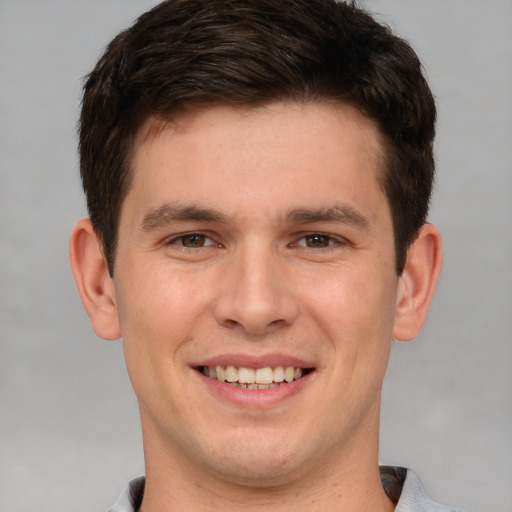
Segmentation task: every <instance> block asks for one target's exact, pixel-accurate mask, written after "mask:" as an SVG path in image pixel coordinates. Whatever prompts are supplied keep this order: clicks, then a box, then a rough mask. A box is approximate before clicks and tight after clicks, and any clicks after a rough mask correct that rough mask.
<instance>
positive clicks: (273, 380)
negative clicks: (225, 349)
mask: <svg viewBox="0 0 512 512" xmlns="http://www.w3.org/2000/svg"><path fill="white" fill-rule="evenodd" d="M202 372H203V374H204V375H206V376H207V377H210V378H212V379H217V380H219V381H221V382H228V383H229V384H232V385H234V386H237V387H241V388H245V389H269V388H274V387H277V386H278V385H279V384H280V383H282V382H293V381H294V380H297V379H300V378H301V377H302V376H303V375H304V371H303V370H302V368H294V367H293V366H276V367H275V368H270V367H269V366H267V367H265V368H256V369H253V368H245V367H240V368H237V367H236V366H233V365H228V366H205V367H202Z"/></svg>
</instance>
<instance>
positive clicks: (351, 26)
mask: <svg viewBox="0 0 512 512" xmlns="http://www.w3.org/2000/svg"><path fill="white" fill-rule="evenodd" d="M434 123H435V106H434V102H433V99H432V95H431V92H430V90H429V88H428V85H427V83H426V81H425V79H424V77H423V75H422V72H421V65H420V63H419V61H418V59H417V57H416V55H415V54H414V52H413V51H412V50H411V48H410V47H409V46H408V45H407V44H406V43H405V42H404V41H402V40H401V39H399V38H397V37H396V36H394V35H393V34H392V33H391V32H390V31H389V29H388V28H386V27H383V26H381V25H379V24H378V23H376V22H375V21H374V20H373V19H372V18H371V16H370V15H368V14H367V13H365V12H364V11H362V10H360V9H358V8H357V7H355V6H353V5H351V4H346V3H341V2H336V1H334V0H291V1H277V0H261V1H258V2H254V1H253V0H240V1H230V2H226V1H225V0H224V1H220V0H169V1H167V2H164V3H162V4H160V5H159V6H157V7H155V8H154V9H153V10H151V11H150V12H148V13H146V14H144V15H142V16H141V17H140V18H139V19H138V20H137V22H136V23H135V24H134V25H133V26H132V27H131V28H130V29H128V30H126V31H124V32H122V33H121V34H119V35H118V36H117V37H116V38H115V39H114V40H113V41H112V42H111V43H110V45H109V46H108V47H107V50H106V52H105V54H104V55H103V56H102V58H101V59H100V61H99V62H98V64H97V66H96V67H95V69H94V70H93V71H92V73H91V74H90V75H89V77H88V78H87V81H86V84H85V89H84V99H83V107H82V114H81V120H80V158H81V175H82V180H83V185H84V189H85V193H86V196H87V203H88V209H89V215H90V218H89V219H84V220H81V221H79V222H78V223H77V224H76V226H75V228H74V230H73V233H72V236H71V243H70V258H71V265H72V269H73V273H74V276H75V280H76V283H77V286H78V290H79V292H80V295H81V298H82V302H83V304H84V307H85V309H86V310H87V313H88V314H89V316H90V319H91V323H92V326H93V328H94V330H95V332H96V333H97V334H98V335H99V336H100V337H102V338H105V339H116V338H119V337H122V339H123V344H124V351H125V357H126V364H127V368H128V372H129V375H130V378H131V381H132V384H133V387H134V390H135V393H136V395H137V399H138V402H139V408H140V416H141V424H142V432H143V439H144V452H145V461H146V476H145V479H142V478H141V479H137V480H135V481H134V482H132V483H131V484H130V486H129V488H128V489H127V491H126V492H125V493H123V495H122V496H121V498H120V499H119V502H118V503H117V504H116V506H115V507H114V508H113V509H112V511H115V512H126V511H132V510H140V511H142V512H149V511H159V512H167V511H172V510H190V511H203V510H224V509H230V508H235V507H236V508H238V509H243V510H267V509H271V510H272V511H278V512H279V511H285V510H299V511H300V510H307V511H324V510H334V511H349V510H350V511H356V510H361V511H362V510H373V511H376V510H379V511H391V510H394V509H396V510H397V511H399V512H405V511H412V510H414V511H420V510H421V511H442V510H448V509H446V508H445V507H442V506H439V505H436V504H435V503H434V502H432V501H431V500H430V499H429V498H428V497H427V495H426V493H425V490H424V489H423V487H422V485H421V482H420V481H419V479H418V477H417V476H416V475H415V474H414V473H413V472H412V471H408V470H405V469H402V468H389V467H384V468H379V466H378V429H379V412H380V393H381V386H382V380H383V377H384V373H385V369H386V365H387V361H388V358H389V352H390V348H391V343H392V340H393V339H399V340H410V339H412V338H414V337H415V336H416V335H417V334H418V332H419V331H420V329H421V327H422V325H423V323H424V321H425V318H426V316H427V311H428V307H429V304H430V300H431V297H432V294H433V291H434V287H435V283H436V280H437V277H438V275H439V272H440V268H441V260H442V256H441V242H440V236H439V233H438V231H437V230H436V228H435V227H434V226H432V225H430V224H428V223H426V216H427V210H428V204H429V200H430V193H431V187H432V181H433V173H434V164H433V155H432V143H433V137H434Z"/></svg>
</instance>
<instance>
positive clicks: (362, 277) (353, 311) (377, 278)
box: [304, 267, 396, 366]
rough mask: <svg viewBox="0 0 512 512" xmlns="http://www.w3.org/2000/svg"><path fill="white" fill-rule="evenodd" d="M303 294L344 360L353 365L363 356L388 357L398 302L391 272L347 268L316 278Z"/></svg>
mask: <svg viewBox="0 0 512 512" xmlns="http://www.w3.org/2000/svg"><path fill="white" fill-rule="evenodd" d="M367 268H368V267H367ZM304 296H307V297H309V300H308V304H309V313H310V315H311V317H312V318H313V319H314V321H315V322H316V323H317V325H319V326H320V327H321V329H322V330H323V331H324V332H325V333H326V334H327V336H328V338H329V339H330V342H331V343H332V345H333V349H334V350H335V351H336V352H337V353H338V354H339V357H340V362H341V364H345V365H346V364H350V365H351V366H354V365H355V364H356V361H359V360H360V359H362V358H364V359H366V360H375V361H379V362H380V361H382V360H383V359H384V360H387V355H388V353H389V350H390V346H391V340H392V332H393V324H394V315H395V304H396V279H395V278H394V276H393V275H392V274H391V277H389V275H388V274H383V273H377V272H366V273H362V272H356V271H352V272H349V271H347V272H344V273H339V274H338V276H337V277H335V275H331V276H330V277H329V278H325V279H323V280H320V281H319V280H318V279H317V280H316V282H315V286H314V287H310V288H309V290H308V291H307V292H305V293H304Z"/></svg>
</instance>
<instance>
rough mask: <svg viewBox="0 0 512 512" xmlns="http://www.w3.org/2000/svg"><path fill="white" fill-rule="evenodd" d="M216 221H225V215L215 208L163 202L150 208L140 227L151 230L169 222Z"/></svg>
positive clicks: (143, 229)
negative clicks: (156, 206) (154, 207)
mask: <svg viewBox="0 0 512 512" xmlns="http://www.w3.org/2000/svg"><path fill="white" fill-rule="evenodd" d="M176 221H178V222H187V221H190V222H193V221H196V222H218V223H225V222H226V221H227V219H226V217H225V216H224V215H223V214H222V213H220V212H219V211H217V210H211V209H209V208H201V207H199V206H196V205H173V204H164V205H162V206H160V208H157V209H155V210H151V211H150V212H148V213H147V214H146V215H144V218H143V219H142V222H141V224H140V229H141V230H142V231H151V230H153V229H157V228H160V227H162V226H165V225H167V224H169V223H171V222H176Z"/></svg>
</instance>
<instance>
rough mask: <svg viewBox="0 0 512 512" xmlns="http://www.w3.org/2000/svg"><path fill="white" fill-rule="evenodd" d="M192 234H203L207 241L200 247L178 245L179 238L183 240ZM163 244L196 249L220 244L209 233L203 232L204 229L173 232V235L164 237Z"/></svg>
mask: <svg viewBox="0 0 512 512" xmlns="http://www.w3.org/2000/svg"><path fill="white" fill-rule="evenodd" d="M192 235H199V236H204V238H205V239H206V240H208V243H205V245H203V246H202V247H187V246H185V245H182V244H181V245H180V244H179V243H178V242H180V240H183V239H184V238H186V237H190V236H192ZM164 245H166V246H171V245H176V246H178V247H179V248H180V249H185V250H197V249H203V248H205V247H212V246H220V245H221V244H219V243H218V242H216V241H215V239H214V237H213V236H212V235H211V234H209V233H205V232H204V231H187V232H185V233H178V234H175V235H172V236H170V237H168V238H166V239H165V240H164Z"/></svg>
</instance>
